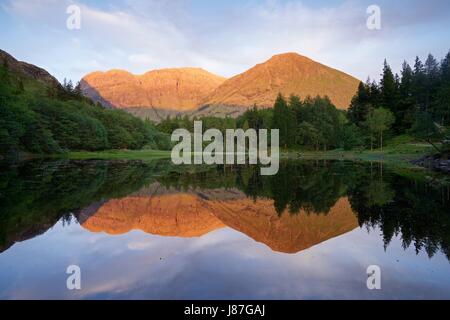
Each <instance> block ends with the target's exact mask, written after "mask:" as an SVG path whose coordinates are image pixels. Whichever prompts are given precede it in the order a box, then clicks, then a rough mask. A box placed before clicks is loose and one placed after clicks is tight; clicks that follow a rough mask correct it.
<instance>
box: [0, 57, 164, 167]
mask: <svg viewBox="0 0 450 320" xmlns="http://www.w3.org/2000/svg"><path fill="white" fill-rule="evenodd" d="M0 106H1V108H0V155H3V157H4V158H7V159H8V158H16V157H17V156H18V155H19V154H20V153H21V152H28V153H33V154H55V153H62V152H67V151H71V150H85V151H99V150H108V149H142V148H151V149H160V150H164V149H169V148H170V140H169V136H168V135H166V134H163V133H161V132H159V131H158V130H157V129H156V128H155V126H154V125H153V124H151V123H149V122H145V121H143V120H141V119H138V118H136V117H134V116H132V115H130V114H128V113H126V112H124V111H121V110H111V109H105V108H103V107H102V106H101V105H99V104H94V103H93V102H92V101H91V100H90V99H88V98H85V97H83V96H82V95H81V91H80V90H79V86H75V87H74V86H73V85H72V82H70V81H69V82H65V83H64V85H63V86H61V87H51V86H45V85H44V84H42V83H40V82H38V81H36V80H34V79H29V78H26V77H23V76H21V75H17V74H14V73H13V72H10V71H9V69H8V65H7V64H6V63H3V64H2V65H0Z"/></svg>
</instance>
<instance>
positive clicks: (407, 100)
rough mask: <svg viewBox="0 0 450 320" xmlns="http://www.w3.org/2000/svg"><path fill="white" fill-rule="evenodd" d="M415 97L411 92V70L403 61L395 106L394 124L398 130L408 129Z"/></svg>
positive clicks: (411, 120)
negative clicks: (396, 106) (396, 104)
mask: <svg viewBox="0 0 450 320" xmlns="http://www.w3.org/2000/svg"><path fill="white" fill-rule="evenodd" d="M414 107H415V99H414V93H413V70H412V68H411V66H410V65H409V64H408V63H407V62H406V61H404V62H403V65H402V71H401V80H400V85H399V103H398V108H397V114H396V115H395V117H396V126H397V128H399V129H400V131H404V130H406V129H409V128H410V127H411V125H412V122H413V115H414V112H415V110H414Z"/></svg>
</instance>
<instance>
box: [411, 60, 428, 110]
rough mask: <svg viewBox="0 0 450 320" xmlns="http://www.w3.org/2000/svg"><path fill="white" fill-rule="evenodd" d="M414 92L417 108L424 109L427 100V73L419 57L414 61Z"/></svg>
mask: <svg viewBox="0 0 450 320" xmlns="http://www.w3.org/2000/svg"><path fill="white" fill-rule="evenodd" d="M413 93H414V98H415V100H416V105H417V108H418V109H420V110H422V111H424V110H425V101H426V98H425V97H426V75H425V68H424V66H423V63H422V61H420V59H419V57H416V61H415V62H414V72H413Z"/></svg>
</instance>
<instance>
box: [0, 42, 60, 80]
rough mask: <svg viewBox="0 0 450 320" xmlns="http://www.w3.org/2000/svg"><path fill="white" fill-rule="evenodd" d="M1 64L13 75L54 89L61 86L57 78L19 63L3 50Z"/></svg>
mask: <svg viewBox="0 0 450 320" xmlns="http://www.w3.org/2000/svg"><path fill="white" fill-rule="evenodd" d="M0 63H1V64H2V65H3V64H5V63H6V66H7V68H8V70H9V72H10V73H11V74H14V75H20V76H22V77H26V78H28V79H33V80H37V81H39V82H40V83H42V84H45V85H49V86H52V87H60V86H61V85H60V84H59V82H58V80H56V78H55V77H53V76H52V75H51V74H50V73H48V72H47V71H46V70H44V69H42V68H39V67H37V66H35V65H32V64H29V63H26V62H22V61H18V60H17V59H16V58H14V57H13V56H11V55H10V54H9V53H7V52H5V51H3V50H0Z"/></svg>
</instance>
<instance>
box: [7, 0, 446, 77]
mask: <svg viewBox="0 0 450 320" xmlns="http://www.w3.org/2000/svg"><path fill="white" fill-rule="evenodd" d="M71 5H76V6H77V7H78V8H79V9H80V22H81V23H80V28H79V29H69V28H68V27H67V20H68V19H69V18H70V14H68V13H67V8H68V7H69V6H71ZM370 5H377V6H378V7H379V8H380V10H381V11H380V12H381V29H379V30H370V29H369V28H368V27H367V19H368V18H369V16H370V14H368V13H367V8H368V7H369V6H370ZM449 30H450V1H448V0H399V1H395V2H394V1H382V0H370V1H365V0H362V1H356V0H344V1H342V0H330V1H325V0H316V1H313V0H304V1H297V0H239V1H237V0H227V1H225V0H223V1H222V0H164V1H162V0H159V1H157V0H112V1H104V0H101V1H100V0H78V1H75V0H74V1H71V0H0V49H2V50H5V51H7V52H9V53H10V54H12V55H13V56H15V57H16V58H17V59H18V60H22V61H26V62H29V63H32V64H35V65H38V66H40V67H43V68H45V69H46V70H48V71H49V72H50V73H51V74H53V75H54V76H56V77H57V78H58V79H59V80H60V81H62V80H63V79H64V78H67V79H72V80H74V81H78V80H79V79H81V78H82V77H83V76H84V75H86V74H88V73H90V72H93V71H97V70H100V71H107V70H110V69H125V70H128V71H130V72H133V73H136V74H141V73H144V72H147V71H149V70H153V69H159V68H171V67H201V68H203V69H206V70H208V71H210V72H213V73H215V74H218V75H222V76H225V77H231V76H234V75H236V74H239V73H241V72H244V71H245V70H247V69H249V68H251V67H253V66H254V65H256V64H258V63H262V62H264V61H266V60H267V59H269V58H270V57H271V56H273V55H275V54H279V53H284V52H297V53H299V54H301V55H305V56H307V57H309V58H311V59H313V60H316V61H318V62H320V63H323V64H325V65H328V66H331V67H333V68H336V69H339V70H342V71H344V72H347V73H349V74H351V75H353V76H355V77H357V78H359V79H361V80H366V79H367V77H371V78H372V79H378V78H379V75H380V72H381V69H382V64H383V61H384V59H387V61H388V62H389V64H390V65H391V66H392V68H393V70H394V71H396V72H398V71H399V69H400V66H401V64H402V62H403V61H404V60H407V61H409V62H410V63H411V64H412V63H413V62H414V58H415V56H416V55H418V56H419V57H421V58H422V59H426V56H427V55H428V54H429V53H432V54H433V55H435V56H436V57H437V58H438V59H441V58H443V57H444V56H445V54H446V53H447V52H448V51H449V50H450V32H449Z"/></svg>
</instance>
